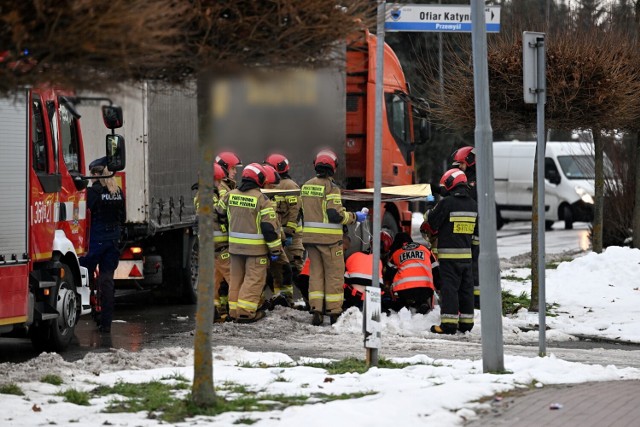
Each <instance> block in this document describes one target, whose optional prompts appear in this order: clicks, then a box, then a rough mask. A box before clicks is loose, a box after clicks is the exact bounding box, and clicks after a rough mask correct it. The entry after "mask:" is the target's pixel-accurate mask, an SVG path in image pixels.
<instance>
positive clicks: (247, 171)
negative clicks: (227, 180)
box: [242, 163, 267, 188]
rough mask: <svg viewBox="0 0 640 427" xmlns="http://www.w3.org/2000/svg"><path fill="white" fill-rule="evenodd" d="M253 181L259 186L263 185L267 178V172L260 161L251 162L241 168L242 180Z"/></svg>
mask: <svg viewBox="0 0 640 427" xmlns="http://www.w3.org/2000/svg"><path fill="white" fill-rule="evenodd" d="M245 179H246V180H249V181H253V182H255V183H256V184H258V186H259V187H261V188H262V187H264V184H265V182H266V180H267V173H266V171H265V170H264V168H263V167H262V165H261V164H260V163H251V164H249V165H247V166H245V167H244V169H243V170H242V180H245Z"/></svg>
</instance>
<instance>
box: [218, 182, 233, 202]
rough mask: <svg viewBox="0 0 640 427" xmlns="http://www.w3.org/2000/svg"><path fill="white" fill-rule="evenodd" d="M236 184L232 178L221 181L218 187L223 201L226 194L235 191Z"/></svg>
mask: <svg viewBox="0 0 640 427" xmlns="http://www.w3.org/2000/svg"><path fill="white" fill-rule="evenodd" d="M235 188H236V182H235V181H234V180H232V179H231V178H225V179H223V180H222V181H220V185H219V186H218V192H219V193H220V198H221V199H222V198H223V197H224V196H225V194H227V193H228V192H229V191H231V190H235Z"/></svg>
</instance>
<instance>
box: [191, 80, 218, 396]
mask: <svg viewBox="0 0 640 427" xmlns="http://www.w3.org/2000/svg"><path fill="white" fill-rule="evenodd" d="M211 83H212V82H211V80H210V79H209V78H208V76H207V77H205V76H201V77H200V78H199V79H198V88H197V91H198V94H197V97H198V146H199V151H200V167H199V171H198V176H199V178H198V186H199V187H198V201H199V209H198V228H199V230H198V245H199V254H198V263H199V265H198V308H197V312H196V331H195V340H194V365H193V387H192V399H193V402H194V403H195V404H196V405H198V406H201V407H205V406H212V405H213V404H214V403H215V398H216V396H215V391H214V387H213V358H212V355H211V341H212V340H211V329H212V324H213V309H214V308H213V290H214V287H213V282H214V271H215V270H214V268H215V266H214V259H215V256H214V255H215V254H214V244H213V161H214V147H213V145H214V144H213V132H212V126H213V120H214V118H213V115H212V112H211V109H210V106H211V104H212V103H211V99H210V98H211V97H212V96H213V95H212V90H211Z"/></svg>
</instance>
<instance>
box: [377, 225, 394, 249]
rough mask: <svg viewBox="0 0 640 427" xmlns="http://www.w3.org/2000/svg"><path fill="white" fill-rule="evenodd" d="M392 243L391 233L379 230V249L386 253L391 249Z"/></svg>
mask: <svg viewBox="0 0 640 427" xmlns="http://www.w3.org/2000/svg"><path fill="white" fill-rule="evenodd" d="M392 244H393V237H391V234H389V233H388V232H386V231H384V230H382V231H381V232H380V250H381V251H382V252H383V253H387V252H389V251H390V250H391V245H392Z"/></svg>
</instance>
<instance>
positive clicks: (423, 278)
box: [392, 276, 433, 288]
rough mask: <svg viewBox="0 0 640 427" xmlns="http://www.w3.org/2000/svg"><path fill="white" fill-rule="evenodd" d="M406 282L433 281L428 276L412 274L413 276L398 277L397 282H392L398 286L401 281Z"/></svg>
mask: <svg viewBox="0 0 640 427" xmlns="http://www.w3.org/2000/svg"><path fill="white" fill-rule="evenodd" d="M407 282H430V283H433V279H432V278H431V277H429V276H414V277H406V278H404V279H400V280H398V281H397V282H393V285H392V286H393V287H394V288H395V287H396V286H400V285H402V284H403V283H407Z"/></svg>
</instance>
